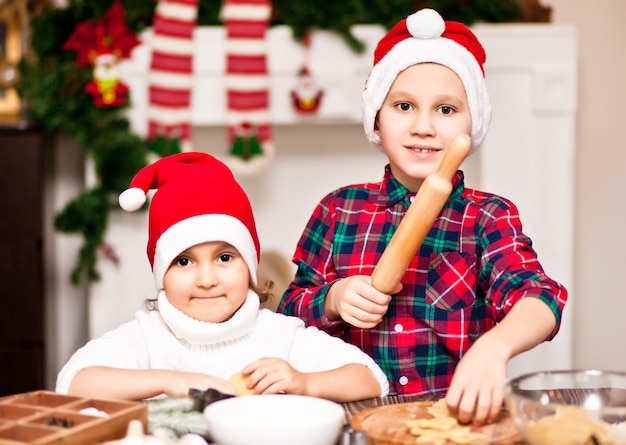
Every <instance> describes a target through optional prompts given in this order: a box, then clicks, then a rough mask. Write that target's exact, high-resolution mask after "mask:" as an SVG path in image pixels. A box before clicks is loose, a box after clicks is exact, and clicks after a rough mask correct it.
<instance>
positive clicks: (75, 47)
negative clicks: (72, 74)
mask: <svg viewBox="0 0 626 445" xmlns="http://www.w3.org/2000/svg"><path fill="white" fill-rule="evenodd" d="M124 15H125V13H124V8H123V6H122V4H121V3H120V2H115V3H113V5H112V6H111V7H110V8H109V10H108V11H107V12H106V13H105V14H104V16H103V17H102V20H100V21H99V22H92V21H85V22H82V23H79V24H78V25H76V28H75V29H74V32H72V35H70V37H69V39H67V41H66V42H65V44H64V45H63V49H64V50H66V51H76V54H77V56H76V64H77V65H78V66H87V65H92V66H93V77H94V78H93V80H92V81H91V82H89V83H88V84H87V86H86V87H85V91H86V92H87V93H88V94H90V95H91V96H92V97H93V102H94V104H95V105H96V106H99V107H118V106H121V105H124V104H125V103H126V101H127V100H128V86H126V85H125V84H124V83H123V82H122V81H120V73H119V61H120V60H121V59H123V58H127V57H129V56H130V52H131V50H132V49H133V48H134V47H135V46H137V45H138V44H139V39H138V38H137V36H136V35H135V34H134V33H133V32H132V31H131V30H130V29H128V28H127V27H126V23H125V21H124Z"/></svg>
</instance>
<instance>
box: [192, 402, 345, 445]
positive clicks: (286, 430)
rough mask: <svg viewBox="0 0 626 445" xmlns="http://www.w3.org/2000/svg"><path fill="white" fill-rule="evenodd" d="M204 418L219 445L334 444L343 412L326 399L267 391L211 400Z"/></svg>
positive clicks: (337, 436)
mask: <svg viewBox="0 0 626 445" xmlns="http://www.w3.org/2000/svg"><path fill="white" fill-rule="evenodd" d="M204 418H205V420H206V423H207V430H208V432H209V436H210V439H211V440H212V441H213V442H216V443H218V444H219V445H334V444H336V443H337V440H338V438H339V434H340V433H341V427H342V425H343V423H344V421H345V411H344V409H343V407H342V406H341V405H339V404H338V403H335V402H331V401H329V400H326V399H320V398H316V397H308V396H297V395H290V394H267V395H251V396H239V397H233V398H230V399H225V400H220V401H217V402H214V403H211V404H210V405H208V406H207V407H206V408H205V409H204Z"/></svg>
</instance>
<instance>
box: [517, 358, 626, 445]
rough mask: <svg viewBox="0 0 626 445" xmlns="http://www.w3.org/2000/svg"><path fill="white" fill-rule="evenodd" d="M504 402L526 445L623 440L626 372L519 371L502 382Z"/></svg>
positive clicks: (608, 444)
mask: <svg viewBox="0 0 626 445" xmlns="http://www.w3.org/2000/svg"><path fill="white" fill-rule="evenodd" d="M505 404H506V407H507V409H508V411H509V412H510V413H511V416H512V417H513V420H514V422H515V425H516V426H517V428H518V429H519V431H520V434H521V435H522V437H523V438H524V440H525V441H526V443H528V444H529V445H617V444H626V372H610V371H601V370H596V369H589V370H568V371H545V372H536V373H530V374H524V375H521V376H519V377H515V378H512V379H510V380H508V381H507V383H506V384H505Z"/></svg>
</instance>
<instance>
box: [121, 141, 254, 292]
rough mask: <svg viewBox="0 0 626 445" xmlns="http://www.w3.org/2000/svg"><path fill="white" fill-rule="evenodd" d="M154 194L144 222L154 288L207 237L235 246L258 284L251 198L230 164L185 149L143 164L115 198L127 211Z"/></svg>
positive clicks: (139, 205)
mask: <svg viewBox="0 0 626 445" xmlns="http://www.w3.org/2000/svg"><path fill="white" fill-rule="evenodd" d="M151 189H157V191H156V192H155V193H154V195H153V197H152V200H151V203H150V212H149V223H148V249H147V252H148V259H149V260H150V265H151V266H152V272H153V274H154V283H155V286H156V288H157V290H161V289H163V277H164V275H165V272H166V271H167V269H168V267H169V266H170V264H171V263H172V261H174V259H175V258H176V257H177V256H178V255H179V254H180V253H181V252H182V251H184V250H185V249H188V248H189V247H192V246H194V245H196V244H200V243H203V242H207V241H225V242H227V243H229V244H231V245H232V246H233V247H235V248H236V249H237V250H238V251H239V253H240V254H241V256H242V257H243V259H244V260H245V262H246V264H247V265H248V269H249V270H250V278H251V280H252V281H253V282H254V283H256V279H257V277H256V272H257V268H258V264H259V255H260V247H259V238H258V236H257V231H256V225H255V222H254V215H253V213H252V207H251V206H250V201H249V200H248V197H247V195H246V193H245V192H244V190H243V189H242V188H241V186H240V185H239V184H238V183H237V181H236V180H235V178H234V177H233V174H232V172H231V171H230V170H229V169H228V167H227V166H226V165H225V164H224V163H222V162H221V161H219V160H217V159H216V158H214V157H213V156H211V155H209V154H207V153H197V152H187V153H180V154H175V155H171V156H167V157H164V158H161V159H159V160H158V161H156V162H155V163H153V164H151V165H148V166H147V167H144V168H142V169H141V170H140V171H139V172H138V173H137V174H136V175H135V177H134V178H133V180H132V181H131V183H130V188H128V189H127V190H125V191H124V192H123V193H121V194H120V196H119V203H120V206H121V207H122V208H123V209H124V210H126V211H129V212H132V211H135V210H138V209H140V208H141V207H142V206H143V204H144V203H145V202H146V195H147V193H148V191H149V190H151Z"/></svg>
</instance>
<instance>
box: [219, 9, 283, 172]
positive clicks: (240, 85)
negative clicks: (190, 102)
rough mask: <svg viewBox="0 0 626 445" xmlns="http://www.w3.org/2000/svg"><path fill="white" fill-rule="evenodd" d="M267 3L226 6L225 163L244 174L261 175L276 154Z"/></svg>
mask: <svg viewBox="0 0 626 445" xmlns="http://www.w3.org/2000/svg"><path fill="white" fill-rule="evenodd" d="M271 12H272V6H271V2H270V1H269V0H224V2H223V4H222V13H221V19H222V21H223V22H224V25H225V27H226V39H227V40H226V73H225V74H226V89H227V95H228V96H227V107H228V109H227V113H226V114H227V125H228V130H227V140H228V142H229V144H230V151H229V155H228V157H227V160H226V162H227V163H228V164H229V166H230V167H231V168H232V169H233V170H235V171H238V172H240V173H243V174H248V175H249V174H255V173H258V172H260V171H261V170H262V169H264V168H265V167H266V166H267V164H268V162H269V160H270V159H271V157H272V156H273V154H274V142H273V139H272V128H271V125H270V116H269V95H270V94H269V77H268V68H267V42H266V30H267V28H268V25H269V20H270V16H271Z"/></svg>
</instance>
